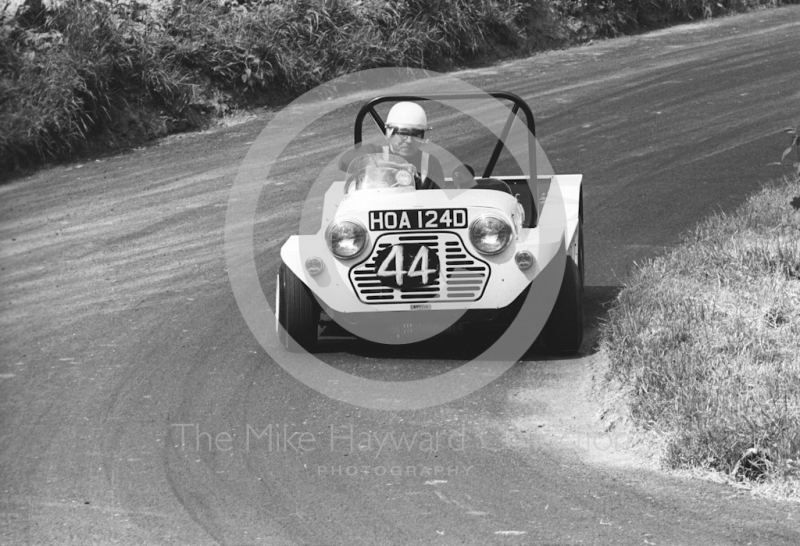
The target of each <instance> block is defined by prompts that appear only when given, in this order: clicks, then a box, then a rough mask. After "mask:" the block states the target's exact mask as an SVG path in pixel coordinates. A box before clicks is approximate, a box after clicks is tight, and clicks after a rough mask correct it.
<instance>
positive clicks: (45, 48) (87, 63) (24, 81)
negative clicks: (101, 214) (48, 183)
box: [0, 0, 184, 168]
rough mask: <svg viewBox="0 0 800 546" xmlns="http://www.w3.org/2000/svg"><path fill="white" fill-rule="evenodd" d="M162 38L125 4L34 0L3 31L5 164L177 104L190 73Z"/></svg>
mask: <svg viewBox="0 0 800 546" xmlns="http://www.w3.org/2000/svg"><path fill="white" fill-rule="evenodd" d="M163 36H164V34H163V31H162V30H160V29H159V26H158V24H157V23H155V22H153V21H148V22H141V21H138V20H137V18H136V17H135V13H134V10H133V9H132V8H128V7H125V6H123V5H110V4H107V3H102V2H81V1H80V0H67V1H66V2H64V3H63V4H60V5H58V6H57V7H54V8H52V9H49V10H47V9H45V8H43V7H42V5H41V3H40V2H39V1H38V0H34V1H29V2H28V3H27V4H26V5H25V6H24V7H23V9H22V11H21V13H20V14H19V15H18V16H17V17H16V18H15V20H14V21H12V23H11V24H8V25H4V26H3V27H2V31H0V50H2V51H3V52H4V53H3V55H2V57H0V82H2V84H1V85H0V93H2V94H1V95H0V106H1V107H2V116H0V135H2V136H1V137H0V166H2V167H3V168H7V167H9V166H19V165H20V164H23V163H25V162H29V161H33V160H41V159H47V158H55V157H59V156H62V155H65V154H67V153H70V152H72V151H74V150H75V149H76V148H79V147H81V146H82V145H83V143H85V141H86V139H87V138H88V137H90V136H91V135H93V134H96V133H98V132H102V131H103V130H116V129H119V128H120V127H125V126H127V125H129V124H130V123H129V122H130V117H131V115H132V112H136V110H137V108H144V107H145V106H153V105H157V106H172V105H173V103H174V101H175V100H176V98H178V97H179V96H181V95H182V93H183V90H182V85H181V84H182V81H183V79H184V78H183V76H182V75H181V74H180V73H179V72H178V71H177V70H176V69H175V68H173V67H172V66H171V64H170V63H169V61H168V59H166V60H165V56H166V57H168V54H169V52H168V51H166V50H165V47H164V39H163ZM145 136H147V135H145Z"/></svg>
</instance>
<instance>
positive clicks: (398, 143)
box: [389, 132, 422, 159]
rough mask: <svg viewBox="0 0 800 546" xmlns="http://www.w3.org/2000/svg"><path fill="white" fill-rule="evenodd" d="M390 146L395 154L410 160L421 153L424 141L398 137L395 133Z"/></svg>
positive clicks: (403, 136)
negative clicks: (418, 152)
mask: <svg viewBox="0 0 800 546" xmlns="http://www.w3.org/2000/svg"><path fill="white" fill-rule="evenodd" d="M389 144H390V145H391V148H392V152H393V153H395V154H397V155H399V156H400V157H403V158H405V159H408V158H409V157H411V156H412V155H414V154H415V153H417V151H419V149H420V147H421V146H422V140H421V139H418V138H414V137H412V136H406V135H398V134H397V133H396V132H395V133H393V134H392V136H391V137H389Z"/></svg>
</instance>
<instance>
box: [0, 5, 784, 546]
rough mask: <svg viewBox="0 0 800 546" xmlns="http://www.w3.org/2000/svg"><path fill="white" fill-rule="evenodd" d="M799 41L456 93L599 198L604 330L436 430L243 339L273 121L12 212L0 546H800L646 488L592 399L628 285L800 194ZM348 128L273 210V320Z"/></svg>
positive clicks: (704, 487) (6, 234)
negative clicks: (230, 239) (789, 153)
mask: <svg viewBox="0 0 800 546" xmlns="http://www.w3.org/2000/svg"><path fill="white" fill-rule="evenodd" d="M798 31H800V9H799V8H797V7H793V8H783V9H779V10H764V11H759V12H756V13H753V14H749V15H744V16H739V17H732V18H726V19H722V20H719V21H714V22H710V23H698V24H694V25H689V26H684V27H678V28H673V29H671V30H667V31H663V32H659V33H655V34H650V35H643V36H636V37H631V38H624V39H619V40H614V41H608V42H601V43H596V44H593V45H590V46H586V47H581V48H576V49H572V50H566V51H558V52H551V53H547V54H542V55H538V56H536V57H533V58H530V59H525V60H520V61H516V62H512V63H506V64H503V65H501V66H497V67H493V68H488V69H481V70H474V71H465V72H462V73H459V74H457V75H458V77H460V78H462V79H464V80H466V81H468V82H470V83H472V84H474V85H478V86H480V87H482V88H485V89H504V90H509V91H513V92H516V93H518V94H520V95H521V96H523V97H524V98H525V99H527V100H528V101H529V103H530V104H531V105H532V106H533V108H534V111H535V113H536V115H537V132H538V135H539V136H540V138H541V142H542V145H543V147H544V149H545V150H546V151H547V154H548V157H549V158H550V160H551V162H552V163H553V166H554V167H555V169H556V171H557V172H562V173H583V174H584V180H585V182H584V188H585V189H584V199H585V210H586V219H587V223H586V259H587V267H586V269H587V275H588V276H587V283H588V285H589V287H588V289H587V298H588V304H589V309H590V313H589V317H588V322H589V325H590V326H591V327H592V329H591V330H590V335H589V336H588V338H587V340H586V342H585V344H584V347H583V350H582V353H583V356H582V358H576V359H569V360H552V359H547V358H545V357H544V356H543V355H537V354H532V355H530V358H526V359H525V360H524V361H522V362H520V363H519V364H517V365H516V366H514V367H513V368H512V369H511V370H510V371H509V372H507V373H506V374H505V375H503V376H502V377H501V378H500V379H498V380H497V381H495V382H493V383H491V384H490V385H488V386H487V387H485V388H483V389H481V390H479V391H478V392H475V393H474V394H472V395H470V396H467V397H464V398H462V399H460V400H457V401H455V402H451V403H449V404H447V405H444V406H437V407H433V408H429V409H425V410H419V411H413V412H412V411H406V412H382V411H374V410H366V409H361V408H357V407H353V406H348V405H346V404H342V403H339V402H336V401H333V400H331V399H329V398H326V397H324V396H323V395H321V394H319V393H317V392H314V391H312V390H311V389H309V388H307V387H305V386H304V385H302V384H301V383H299V382H298V381H296V380H295V379H293V378H292V377H290V376H289V375H288V374H287V373H286V372H284V371H283V369H282V368H280V367H279V366H278V365H277V364H275V363H274V362H273V361H272V360H271V358H270V357H269V356H268V355H267V353H266V352H265V351H264V349H263V348H262V347H261V346H260V345H259V344H258V343H257V342H256V341H255V339H254V337H253V335H252V334H251V332H250V331H249V330H248V328H247V326H246V324H245V323H244V320H243V319H242V316H241V313H240V311H239V308H238V306H237V305H236V302H235V301H234V300H233V297H232V293H231V288H230V284H229V280H228V274H227V271H226V263H225V257H224V250H223V229H224V225H225V211H226V207H227V200H228V190H229V188H230V187H231V185H232V183H233V180H234V178H235V176H236V173H237V169H238V166H239V164H240V162H241V161H242V159H243V157H244V154H245V153H246V152H247V149H248V146H249V144H250V143H252V142H253V141H254V140H255V138H256V136H257V135H258V133H259V132H260V131H261V129H262V128H263V127H264V126H265V124H266V123H267V122H268V121H269V119H270V115H268V114H265V115H263V116H259V117H256V118H254V119H250V120H241V121H242V123H239V124H235V125H231V126H229V127H224V128H219V129H215V130H213V131H209V132H206V133H203V134H187V135H182V136H173V137H170V138H168V139H165V140H162V141H159V142H157V143H155V144H154V145H152V146H149V147H147V148H143V149H138V150H134V151H131V152H129V153H125V154H121V155H119V156H115V157H106V158H100V159H99V160H97V161H94V160H92V161H89V162H85V163H82V164H71V165H66V166H56V167H52V168H47V169H43V170H41V171H39V172H37V173H36V174H34V175H32V176H29V177H27V178H24V179H18V180H15V181H12V182H10V183H8V184H5V185H3V186H2V187H0V196H2V201H1V204H0V210H1V211H2V225H0V241H1V243H0V244H1V245H2V247H0V248H1V250H0V256H2V265H0V282H2V286H3V292H2V300H0V305H1V306H2V307H0V309H2V311H0V322H1V323H2V330H0V342H1V343H2V349H3V350H2V358H1V359H0V408H2V416H1V418H0V419H1V421H0V422H1V423H2V429H0V430H1V431H2V443H0V465H1V467H2V480H1V481H0V483H2V492H3V494H2V501H1V503H2V508H0V522H2V527H1V528H0V542H3V543H4V544H126V545H127V544H180V545H182V544H186V545H204V544H224V545H249V544H268V545H273V544H274V545H308V546H333V545H361V544H364V545H370V546H376V545H409V544H425V545H456V544H465V545H487V544H524V545H545V544H548V545H556V544H557V545H577V544H596V545H623V544H657V545H695V544H708V545H727V544H741V545H747V544H753V545H781V544H786V545H789V544H791V545H795V544H798V543H800V509H799V508H798V505H797V504H786V503H778V502H775V501H767V500H763V499H758V498H753V497H751V496H750V495H748V494H746V493H744V492H742V491H739V490H736V489H732V488H730V487H728V486H723V485H718V484H713V483H709V482H703V481H696V480H689V479H687V478H681V477H677V476H673V475H669V474H666V473H664V472H661V471H658V470H655V469H653V468H650V467H649V466H648V465H647V464H645V463H643V462H642V460H641V459H638V458H636V457H633V456H628V455H626V453H627V452H626V451H625V450H624V449H623V448H624V445H622V444H624V443H625V441H626V438H625V437H623V436H621V435H618V434H617V435H615V434H613V433H612V434H604V433H602V432H601V431H600V428H599V427H598V426H597V425H595V424H593V415H592V412H593V411H595V410H596V409H597V406H596V403H594V402H592V401H590V400H589V398H588V390H589V388H590V384H591V373H592V365H593V363H594V361H595V359H596V358H597V357H596V355H595V354H594V347H593V342H594V340H595V339H596V333H595V330H594V327H593V325H595V324H596V323H597V321H598V320H601V319H602V318H603V316H604V312H605V311H604V306H603V303H604V302H605V301H608V300H609V299H610V298H612V297H613V295H614V294H615V293H616V291H617V289H618V287H619V285H620V284H621V282H622V279H624V277H625V275H626V274H627V272H628V271H629V270H630V268H631V267H632V264H633V263H634V262H637V261H641V260H644V259H646V258H647V257H650V256H653V255H656V254H658V253H659V252H662V251H663V249H664V248H665V247H669V246H670V245H673V244H675V243H676V241H677V240H678V238H679V235H680V234H681V233H682V232H683V231H684V230H686V229H689V228H690V227H691V226H692V225H693V224H694V223H695V222H697V221H698V220H699V219H701V218H702V217H704V216H705V215H707V214H709V213H710V212H712V211H714V210H730V209H732V208H733V207H735V206H736V205H737V204H738V203H740V202H742V201H743V199H744V198H745V196H746V195H747V194H749V193H751V192H752V191H754V190H756V189H757V188H758V187H759V185H760V184H761V183H764V182H767V181H769V180H770V179H774V178H776V177H779V176H780V175H782V174H785V173H787V172H788V166H786V165H784V166H781V165H779V164H777V162H778V160H779V159H780V154H781V152H782V150H783V149H784V148H785V147H786V146H787V145H788V139H787V138H786V135H785V134H783V133H781V132H780V130H781V129H782V128H783V127H785V126H787V125H788V124H789V123H790V122H791V121H793V119H792V118H794V121H797V119H798V118H797V115H798V114H797V104H798V99H799V98H800V91H798V88H797V82H798V81H800V63H798V61H797V36H798V34H799V32H798ZM350 114H351V112H349V111H348V112H341V113H340V114H338V115H332V116H331V117H330V118H329V119H326V120H325V121H324V123H321V124H320V126H319V128H318V131H317V132H316V133H315V134H313V135H310V136H307V140H306V141H305V142H304V147H305V150H306V153H305V154H304V155H301V156H297V157H287V158H286V161H285V162H284V163H283V169H284V171H283V172H284V174H283V175H282V176H280V177H278V176H276V178H275V179H276V182H275V183H274V184H271V185H268V186H267V187H266V188H265V191H264V193H263V194H262V199H261V202H260V205H259V210H260V211H262V213H263V214H261V215H260V216H259V223H258V225H257V234H258V240H257V242H256V247H257V250H258V263H259V268H260V269H259V270H260V272H262V273H263V276H262V283H263V285H264V289H265V291H266V292H267V293H268V294H271V293H272V292H271V291H272V290H274V280H273V279H274V275H275V271H276V268H277V250H278V248H279V247H280V245H281V244H282V243H283V241H284V240H285V238H286V237H287V236H288V235H289V234H290V233H292V232H294V231H295V230H296V229H297V224H298V222H299V208H300V206H301V203H302V201H303V199H304V198H305V192H306V191H307V188H308V186H307V184H305V183H304V181H305V180H307V179H306V178H304V176H305V174H306V173H307V169H309V168H310V167H309V165H312V164H314V163H315V162H317V161H320V160H323V159H329V158H330V157H334V156H335V155H336V154H337V153H339V152H340V151H343V150H344V147H345V146H346V145H347V143H348V141H349V138H350V137H349V135H350V130H351V129H350V127H351V123H352V121H351V118H350V117H348V116H349V115H350ZM341 134H345V135H347V136H346V137H341V136H340V135H341ZM340 148H341V150H340ZM329 349H330V350H331V353H330V354H328V355H324V358H326V360H328V361H329V362H330V363H331V364H333V365H334V366H337V367H340V368H341V369H345V370H348V371H350V372H352V373H354V374H357V375H360V376H362V377H370V378H382V379H390V380H407V379H411V378H417V377H421V376H432V375H436V374H438V373H441V372H443V371H445V370H448V369H452V368H454V367H455V366H457V365H458V364H459V362H460V361H459V360H455V359H454V358H453V357H452V356H451V355H449V354H447V351H442V350H437V349H435V348H434V349H431V348H428V349H426V350H423V351H420V352H419V353H407V352H404V353H403V354H402V355H401V356H399V357H398V356H397V355H393V354H386V352H385V351H384V352H381V350H377V349H374V348H369V347H364V346H360V345H357V344H356V345H353V344H347V343H342V344H340V345H335V344H334V345H332V346H330V347H329ZM392 356H394V357H392ZM270 431H271V432H270ZM403 435H405V440H404V439H403ZM351 439H352V443H351ZM412 441H413V443H412Z"/></svg>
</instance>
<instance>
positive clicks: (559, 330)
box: [542, 224, 583, 354]
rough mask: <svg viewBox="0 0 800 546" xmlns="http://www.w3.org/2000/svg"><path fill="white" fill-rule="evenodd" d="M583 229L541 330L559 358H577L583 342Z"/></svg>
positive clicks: (580, 230) (546, 341)
mask: <svg viewBox="0 0 800 546" xmlns="http://www.w3.org/2000/svg"><path fill="white" fill-rule="evenodd" d="M582 262H583V229H582V226H580V224H579V225H578V240H577V243H576V244H575V246H574V247H572V248H571V249H570V252H569V253H568V254H567V261H566V264H565V265H564V278H563V280H562V281H561V289H560V290H559V291H558V297H557V298H556V303H555V305H554V306H553V310H552V311H551V313H550V318H549V319H547V324H545V327H544V329H543V330H542V333H543V334H544V335H543V339H544V342H545V344H546V345H547V347H548V348H549V349H550V350H551V351H552V352H554V353H558V354H575V353H577V352H578V349H580V347H581V343H582V342H583V263H582Z"/></svg>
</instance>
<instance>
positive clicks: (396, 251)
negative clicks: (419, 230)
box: [376, 245, 438, 286]
mask: <svg viewBox="0 0 800 546" xmlns="http://www.w3.org/2000/svg"><path fill="white" fill-rule="evenodd" d="M430 255H431V251H430V249H429V248H428V247H427V246H425V245H421V246H420V247H419V250H417V253H416V255H415V256H414V258H413V259H412V260H411V265H410V266H409V268H408V270H406V269H405V260H406V258H405V252H404V248H403V245H393V246H392V248H391V250H390V251H389V255H388V256H386V258H385V259H384V260H383V262H382V263H381V264H380V266H379V267H378V270H377V272H376V274H377V275H378V277H394V282H395V284H397V286H403V282H404V281H405V279H406V278H409V279H417V278H419V281H421V282H420V283H419V284H423V285H425V284H429V282H430V280H431V278H432V277H433V276H434V275H436V273H437V272H438V269H437V268H436V267H435V266H433V264H431V259H430ZM415 284H416V283H415Z"/></svg>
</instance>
